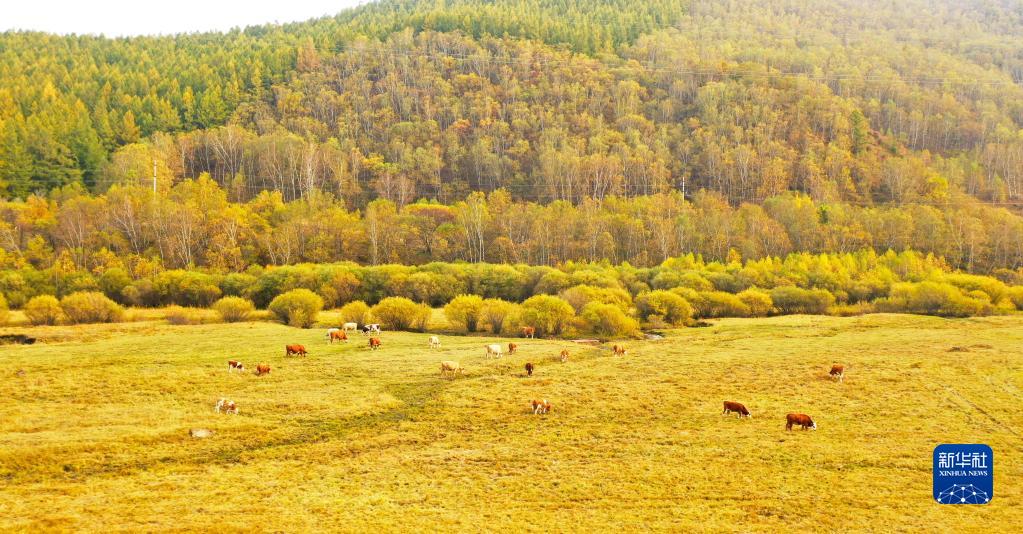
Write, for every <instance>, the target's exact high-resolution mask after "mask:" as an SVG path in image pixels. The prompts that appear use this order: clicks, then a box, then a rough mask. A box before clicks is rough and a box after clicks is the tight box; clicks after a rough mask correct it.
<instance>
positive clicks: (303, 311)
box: [267, 289, 323, 328]
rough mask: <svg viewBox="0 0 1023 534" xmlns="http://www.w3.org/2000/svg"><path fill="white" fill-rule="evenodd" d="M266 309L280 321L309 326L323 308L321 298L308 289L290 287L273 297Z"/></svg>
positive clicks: (303, 326) (296, 325)
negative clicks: (290, 288)
mask: <svg viewBox="0 0 1023 534" xmlns="http://www.w3.org/2000/svg"><path fill="white" fill-rule="evenodd" d="M267 309H269V310H270V313H272V314H273V315H274V317H276V318H277V320H278V321H280V322H282V323H285V324H288V325H291V326H295V327H298V328H309V327H310V326H312V325H313V323H315V322H316V318H317V317H318V316H319V314H320V310H322V309H323V298H322V297H320V296H319V295H317V294H316V293H313V292H312V291H309V290H308V289H292V290H291V291H288V292H287V293H283V294H281V295H278V296H277V297H275V298H274V299H273V300H272V301H271V302H270V306H268V307H267Z"/></svg>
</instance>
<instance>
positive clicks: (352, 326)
mask: <svg viewBox="0 0 1023 534" xmlns="http://www.w3.org/2000/svg"><path fill="white" fill-rule="evenodd" d="M351 331H360V332H361V333H362V334H364V335H366V336H369V349H370V350H376V349H378V348H380V346H381V341H380V337H378V335H375V334H380V333H381V329H380V325H379V324H367V325H363V326H361V327H360V326H359V325H358V324H356V323H344V324H343V325H342V326H341V328H329V329H327V331H326V333H325V337H326V339H327V342H328V343H330V344H333V343H334V342H335V341H337V342H339V343H347V342H348V332H351ZM535 336H536V329H535V328H533V327H530V326H525V327H522V337H524V338H528V339H534V338H535ZM439 347H440V338H439V337H438V336H436V335H431V336H430V337H429V348H431V349H437V348H439ZM518 348H519V345H518V344H517V343H515V342H510V343H508V350H507V351H505V349H504V347H503V346H502V345H501V344H499V343H490V344H487V345H485V346H484V349H485V351H486V352H485V357H486V358H488V359H489V358H495V359H496V358H500V357H502V356H504V355H505V354H509V355H512V354H515V353H516V351H517V350H518ZM611 353H612V354H613V355H614V356H625V355H626V351H625V346H624V345H619V344H614V345H612V346H611ZM308 354H309V353H308V351H307V350H306V348H305V346H304V345H299V344H290V345H285V347H284V355H285V357H288V356H303V357H305V356H308ZM568 357H569V352H568V349H562V350H561V352H560V353H559V355H558V357H557V359H558V360H559V361H560V362H561V363H566V362H568ZM845 369H846V368H845V366H844V365H842V364H834V365H832V367H831V370H830V371H829V373H828V374H829V375H830V377H831V378H832V379H835V380H837V381H838V382H843V381H844V379H845ZM227 370H228V372H229V373H233V372H235V371H238V372H244V371H245V365H244V364H243V363H242V362H240V361H238V360H228V362H227ZM525 370H526V376H527V377H532V376H533V372H534V371H535V370H536V366H535V365H534V364H533V362H527V363H526V365H525ZM269 373H270V365H269V364H265V363H260V364H258V365H257V366H256V376H264V375H267V374H269ZM440 374H441V376H446V377H450V378H455V377H457V376H459V375H464V374H465V369H464V368H463V367H462V366H461V364H460V363H459V362H457V361H451V360H445V361H442V362H440ZM530 406H531V407H532V412H533V414H535V415H540V414H546V413H550V410H551V403H550V402H549V401H548V400H547V399H542V400H536V399H533V400H532V401H530ZM214 411H215V412H216V413H226V414H238V406H237V404H236V403H235V402H234V401H233V400H229V399H227V398H221V399H220V400H219V401H217V403H216V406H215V407H214ZM732 413H734V414H736V415H737V416H738V417H739V418H740V419H741V418H743V417H747V418H752V417H753V415H752V414H751V413H750V411H749V409H747V408H746V406H745V405H744V404H742V403H739V402H735V401H724V405H723V410H722V412H721V414H722V415H726V414H732ZM793 426H799V427H801V428H802V429H803V430H807V429H810V430H817V423H816V422H815V421H814V420H813V418H812V417H810V416H809V415H807V414H803V413H789V414H786V416H785V429H786V430H792V427H793Z"/></svg>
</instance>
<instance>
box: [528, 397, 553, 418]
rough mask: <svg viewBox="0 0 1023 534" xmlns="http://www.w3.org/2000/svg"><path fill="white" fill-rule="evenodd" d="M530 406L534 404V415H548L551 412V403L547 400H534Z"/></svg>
mask: <svg viewBox="0 0 1023 534" xmlns="http://www.w3.org/2000/svg"><path fill="white" fill-rule="evenodd" d="M530 404H532V406H533V414H534V415H537V414H542V413H547V412H549V411H551V403H549V402H547V399H544V400H542V401H539V400H536V399H533V402H532V403H530Z"/></svg>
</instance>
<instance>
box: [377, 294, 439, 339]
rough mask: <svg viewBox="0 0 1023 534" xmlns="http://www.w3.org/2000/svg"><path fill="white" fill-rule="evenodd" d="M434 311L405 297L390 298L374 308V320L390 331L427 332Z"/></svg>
mask: <svg viewBox="0 0 1023 534" xmlns="http://www.w3.org/2000/svg"><path fill="white" fill-rule="evenodd" d="M431 312H432V310H431V309H430V307H429V306H427V305H425V304H416V303H415V302H413V301H412V300H410V299H407V298H405V297H388V298H385V299H384V300H381V301H380V302H379V303H377V305H376V306H373V308H372V310H371V313H372V314H373V318H374V319H376V320H377V321H379V322H380V326H381V327H383V328H385V329H388V330H420V331H422V330H425V329H426V326H427V323H428V322H429V320H430V314H431Z"/></svg>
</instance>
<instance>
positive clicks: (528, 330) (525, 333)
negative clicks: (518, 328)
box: [522, 326, 536, 339]
mask: <svg viewBox="0 0 1023 534" xmlns="http://www.w3.org/2000/svg"><path fill="white" fill-rule="evenodd" d="M522 337H528V338H530V339H532V338H535V337H536V328H533V327H532V326H523V327H522Z"/></svg>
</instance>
